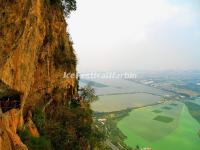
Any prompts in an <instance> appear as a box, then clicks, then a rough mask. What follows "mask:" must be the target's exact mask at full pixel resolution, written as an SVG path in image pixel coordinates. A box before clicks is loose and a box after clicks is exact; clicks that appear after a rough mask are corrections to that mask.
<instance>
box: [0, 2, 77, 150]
mask: <svg viewBox="0 0 200 150" xmlns="http://www.w3.org/2000/svg"><path fill="white" fill-rule="evenodd" d="M66 26H67V24H66V22H65V18H64V16H63V12H62V10H61V9H59V8H57V7H55V6H53V5H50V4H46V1H45V0H0V102H1V104H0V106H1V107H2V110H0V111H3V112H0V149H2V150H4V149H5V150H10V149H17V150H18V149H26V146H25V145H24V144H23V143H22V142H21V140H20V138H19V137H18V135H17V134H16V131H17V128H21V127H23V125H24V120H26V119H27V118H26V116H27V113H28V111H29V110H30V109H31V108H32V107H33V106H34V105H35V104H37V103H38V102H39V101H40V100H41V99H42V98H43V97H44V96H45V95H46V94H50V93H52V91H53V90H54V89H55V88H60V89H63V88H66V87H70V89H71V90H69V92H68V93H67V94H68V95H73V94H74V93H76V89H75V84H76V79H75V78H70V79H64V78H63V74H64V72H71V73H76V57H75V54H74V52H73V48H72V42H71V41H70V38H69V35H68V34H67V32H66ZM3 107H4V108H3ZM5 107H8V108H7V109H6V108H5Z"/></svg>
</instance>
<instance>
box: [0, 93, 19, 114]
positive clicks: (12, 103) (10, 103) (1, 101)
mask: <svg viewBox="0 0 200 150" xmlns="http://www.w3.org/2000/svg"><path fill="white" fill-rule="evenodd" d="M0 107H1V111H2V113H5V112H7V111H9V110H11V109H14V108H20V95H19V94H13V95H9V96H4V97H1V98H0Z"/></svg>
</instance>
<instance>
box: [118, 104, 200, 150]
mask: <svg viewBox="0 0 200 150" xmlns="http://www.w3.org/2000/svg"><path fill="white" fill-rule="evenodd" d="M117 126H118V128H119V129H120V130H121V131H122V133H123V134H124V135H126V136H127V139H126V140H125V141H124V142H125V143H126V144H127V145H128V146H130V147H133V148H135V147H136V145H139V146H140V148H144V147H150V148H152V149H153V150H179V149H180V150H199V148H200V138H199V137H198V131H199V130H200V124H199V123H198V122H197V121H196V120H195V119H194V118H193V117H192V116H191V115H190V113H189V111H188V109H187V107H186V106H185V105H184V104H183V103H180V102H173V103H172V102H171V103H166V104H160V105H156V106H149V107H145V108H140V109H135V110H133V111H131V112H130V114H129V116H127V117H125V118H123V119H122V120H121V121H119V123H118V124H117Z"/></svg>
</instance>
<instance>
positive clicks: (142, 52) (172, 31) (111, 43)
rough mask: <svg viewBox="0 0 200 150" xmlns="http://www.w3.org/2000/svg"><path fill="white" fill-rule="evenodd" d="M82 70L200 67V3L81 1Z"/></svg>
mask: <svg viewBox="0 0 200 150" xmlns="http://www.w3.org/2000/svg"><path fill="white" fill-rule="evenodd" d="M77 6H78V8H77V11H76V12H74V13H72V15H71V17H70V19H69V21H68V24H69V31H70V34H71V35H72V39H73V41H74V47H75V50H76V53H77V55H78V70H79V71H80V72H88V71H134V70H174V69H178V70H187V69H200V0H77Z"/></svg>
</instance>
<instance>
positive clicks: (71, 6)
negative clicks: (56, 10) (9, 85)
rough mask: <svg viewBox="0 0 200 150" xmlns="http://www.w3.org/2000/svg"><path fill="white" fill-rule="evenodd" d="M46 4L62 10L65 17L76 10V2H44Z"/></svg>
mask: <svg viewBox="0 0 200 150" xmlns="http://www.w3.org/2000/svg"><path fill="white" fill-rule="evenodd" d="M46 2H48V3H50V4H52V5H57V6H59V7H61V8H63V10H64V13H65V15H66V16H69V15H70V13H71V12H72V11H75V10H76V0H46Z"/></svg>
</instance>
